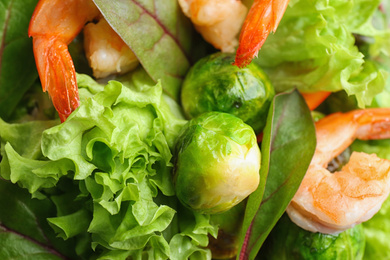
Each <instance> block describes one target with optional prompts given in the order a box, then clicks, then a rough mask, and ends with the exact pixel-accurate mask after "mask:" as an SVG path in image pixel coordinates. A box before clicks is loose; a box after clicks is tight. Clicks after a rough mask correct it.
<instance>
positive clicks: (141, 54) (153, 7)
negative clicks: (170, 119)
mask: <svg viewBox="0 0 390 260" xmlns="http://www.w3.org/2000/svg"><path fill="white" fill-rule="evenodd" d="M94 2H95V4H96V5H97V6H98V8H99V9H100V11H101V12H102V14H103V16H104V17H105V18H106V20H107V21H108V23H109V24H110V25H111V26H112V27H113V28H114V30H115V31H116V32H117V33H118V34H119V35H120V36H121V37H122V39H123V40H124V41H125V42H126V44H127V45H128V46H129V47H130V48H131V49H132V50H133V52H134V53H135V55H136V56H137V58H138V59H139V61H140V62H141V64H142V65H143V67H144V68H145V70H146V71H147V72H148V73H149V75H150V76H151V77H152V78H153V80H155V81H157V80H159V79H161V82H162V86H163V89H164V91H165V93H166V94H168V95H169V96H171V97H172V98H174V99H175V100H176V101H177V100H178V96H179V89H180V85H181V82H182V79H183V77H184V75H185V73H186V72H187V70H188V68H189V66H190V61H189V56H188V55H189V52H190V43H191V33H192V29H191V28H192V27H191V25H190V23H189V22H188V19H187V18H185V17H184V15H183V14H182V12H181V9H180V7H179V5H178V2H177V1H176V0H131V1H126V0H119V1H111V0H94Z"/></svg>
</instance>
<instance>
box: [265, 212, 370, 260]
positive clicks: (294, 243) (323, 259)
mask: <svg viewBox="0 0 390 260" xmlns="http://www.w3.org/2000/svg"><path fill="white" fill-rule="evenodd" d="M364 248H365V236H364V230H363V226H362V224H360V225H356V226H355V227H353V228H351V229H348V230H346V231H343V232H341V233H338V234H332V235H328V234H322V233H312V232H309V231H306V230H304V229H302V228H300V227H298V226H297V225H295V224H294V223H293V222H292V221H291V220H290V219H289V217H288V216H287V215H286V214H285V215H283V216H282V218H281V219H280V220H279V222H278V223H277V225H276V226H275V228H274V229H273V230H272V232H271V233H270V235H269V236H268V237H267V240H266V242H265V244H264V245H263V247H262V250H261V251H260V254H259V258H260V259H267V260H273V259H278V260H283V259H289V260H290V259H291V260H294V259H305V260H333V259H343V260H348V259H350V260H360V259H363V255H364Z"/></svg>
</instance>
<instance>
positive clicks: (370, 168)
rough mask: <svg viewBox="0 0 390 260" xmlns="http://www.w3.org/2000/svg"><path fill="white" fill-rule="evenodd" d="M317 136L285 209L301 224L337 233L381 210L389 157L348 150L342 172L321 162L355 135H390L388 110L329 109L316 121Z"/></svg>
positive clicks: (389, 182)
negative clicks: (323, 116)
mask: <svg viewBox="0 0 390 260" xmlns="http://www.w3.org/2000/svg"><path fill="white" fill-rule="evenodd" d="M316 135H317V146H316V151H315V154H314V156H313V159H312V161H311V164H310V166H309V169H308V171H307V173H306V175H305V177H304V179H303V181H302V183H301V186H300V187H299V189H298V191H297V193H296V194H295V196H294V198H293V199H292V201H291V203H290V205H289V206H288V208H287V213H288V215H289V217H290V218H291V220H292V221H293V222H295V223H296V224H297V225H298V226H300V227H302V228H303V229H306V230H309V231H312V232H321V233H326V234H331V233H338V232H341V231H343V230H346V229H349V228H351V227H353V226H354V225H356V224H359V223H361V222H364V221H366V220H368V219H370V218H371V217H372V216H373V215H374V214H375V213H376V212H377V211H378V210H379V209H380V207H381V205H382V203H383V202H384V201H385V200H386V198H387V197H388V195H389V193H390V161H389V160H385V159H381V158H378V157H377V156H376V155H375V154H370V155H369V154H365V153H358V152H353V153H352V155H351V157H350V160H349V162H348V163H347V164H346V165H345V166H344V167H343V168H342V169H341V171H338V172H335V173H331V172H329V171H328V170H327V169H326V167H327V165H328V163H329V162H330V161H331V160H332V159H333V158H334V157H336V156H337V155H339V154H341V153H342V152H343V151H344V150H345V149H346V148H347V147H348V146H349V145H350V144H351V143H352V142H353V141H354V140H355V139H356V138H358V139H362V140H369V139H384V138H390V109H385V108H383V109H365V110H354V111H351V112H348V113H335V114H332V115H330V116H327V117H325V118H323V119H322V120H320V121H318V122H317V123H316Z"/></svg>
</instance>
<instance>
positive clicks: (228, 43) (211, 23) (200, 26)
mask: <svg viewBox="0 0 390 260" xmlns="http://www.w3.org/2000/svg"><path fill="white" fill-rule="evenodd" d="M179 4H180V6H181V8H182V10H183V12H184V14H185V15H186V16H188V17H189V18H190V19H191V21H192V23H193V24H194V26H195V28H196V30H197V31H198V32H199V33H200V34H201V35H202V36H203V38H204V39H205V40H206V41H207V42H209V43H211V44H212V45H213V46H214V47H215V48H216V49H220V50H221V51H222V52H234V51H235V49H236V47H237V45H238V40H237V35H238V33H239V32H240V29H241V25H242V23H243V22H244V19H245V15H246V13H247V8H246V7H245V5H243V4H242V3H241V1H240V0H212V1H210V0H179Z"/></svg>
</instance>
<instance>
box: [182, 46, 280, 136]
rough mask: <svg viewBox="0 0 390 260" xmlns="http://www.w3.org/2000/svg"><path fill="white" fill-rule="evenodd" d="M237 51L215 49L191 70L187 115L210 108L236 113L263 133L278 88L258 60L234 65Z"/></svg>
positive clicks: (186, 91) (186, 90)
mask: <svg viewBox="0 0 390 260" xmlns="http://www.w3.org/2000/svg"><path fill="white" fill-rule="evenodd" d="M233 61H234V54H229V53H215V54H212V55H210V56H207V57H204V58H203V59H201V60H199V61H198V62H197V63H196V64H195V65H194V66H193V67H192V68H191V69H190V70H189V72H188V73H187V75H186V77H185V79H184V82H183V85H182V90H181V102H182V106H183V110H184V113H185V115H186V117H187V118H193V117H196V116H198V115H200V114H202V113H205V112H210V111H220V112H226V113H229V114H233V115H235V116H237V117H239V118H241V119H242V120H243V121H244V122H245V123H247V124H248V125H250V126H251V127H252V128H253V129H254V130H255V132H256V133H259V132H260V131H261V130H262V129H263V128H264V125H265V122H266V118H267V114H268V109H269V107H270V104H271V101H272V99H273V97H274V96H275V90H274V88H273V86H272V84H271V82H270V81H269V79H268V77H267V75H266V74H265V73H264V71H263V70H262V69H261V68H260V67H259V66H258V65H257V64H255V63H253V62H252V63H251V64H249V65H248V66H246V67H245V68H238V67H237V66H234V65H232V63H233Z"/></svg>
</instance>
